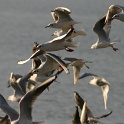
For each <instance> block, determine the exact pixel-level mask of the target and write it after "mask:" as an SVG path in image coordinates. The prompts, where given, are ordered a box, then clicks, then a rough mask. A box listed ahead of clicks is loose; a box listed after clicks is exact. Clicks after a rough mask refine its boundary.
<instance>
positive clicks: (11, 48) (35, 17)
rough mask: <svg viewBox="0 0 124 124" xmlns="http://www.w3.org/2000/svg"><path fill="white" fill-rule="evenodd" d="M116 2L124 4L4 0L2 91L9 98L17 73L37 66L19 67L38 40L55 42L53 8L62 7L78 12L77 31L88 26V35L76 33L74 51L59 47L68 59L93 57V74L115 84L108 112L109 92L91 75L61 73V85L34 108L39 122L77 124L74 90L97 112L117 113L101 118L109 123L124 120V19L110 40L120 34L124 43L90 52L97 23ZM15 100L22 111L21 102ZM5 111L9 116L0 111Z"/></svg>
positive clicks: (0, 11) (0, 17) (0, 9)
mask: <svg viewBox="0 0 124 124" xmlns="http://www.w3.org/2000/svg"><path fill="white" fill-rule="evenodd" d="M111 4H118V5H122V6H123V5H124V0H0V93H1V94H2V95H3V96H4V97H5V98H6V99H7V97H8V96H9V95H10V94H12V89H11V88H9V89H7V81H8V79H9V75H10V73H11V72H14V73H15V74H22V75H24V74H26V73H27V72H28V70H29V69H30V68H31V62H28V63H26V64H24V65H17V61H18V60H20V59H26V58H28V57H29V56H30V55H31V52H32V45H33V42H34V41H37V42H39V43H44V42H46V41H49V40H52V39H53V37H52V36H51V34H52V33H53V31H55V29H50V28H47V29H46V28H44V27H45V26H46V25H47V24H49V23H51V22H52V21H53V19H52V17H51V14H50V11H51V10H53V9H54V8H56V7H58V6H64V7H67V8H69V9H70V10H72V14H71V17H72V18H73V19H74V20H77V21H80V22H82V23H80V24H78V25H75V28H76V29H84V30H85V31H86V32H87V36H86V37H76V38H75V41H78V42H80V46H79V47H78V48H76V49H75V51H74V52H71V53H69V52H66V51H57V52H55V53H56V54H57V55H60V56H62V57H68V56H70V57H77V58H82V59H86V60H89V61H92V62H93V63H92V64H88V65H89V67H90V69H87V68H85V67H84V68H83V69H82V70H81V72H82V73H84V72H91V73H95V74H98V75H99V76H102V77H104V78H105V79H106V80H108V81H109V82H110V84H111V86H110V91H109V93H108V104H107V106H108V110H104V104H103V96H102V92H101V89H100V88H97V87H95V86H92V85H89V84H88V82H89V81H90V79H91V77H88V78H84V79H82V80H79V82H78V85H77V86H74V84H73V72H72V68H69V69H70V74H69V75H66V74H65V73H64V72H63V73H62V75H60V76H59V77H58V79H57V80H58V81H59V82H60V83H56V82H54V83H53V84H52V85H51V87H50V91H49V92H48V91H47V90H46V91H45V92H44V93H43V94H42V95H40V96H39V97H38V99H37V101H36V102H35V104H34V108H33V112H32V115H33V118H34V120H35V121H40V120H41V121H45V123H46V124H71V123H72V116H73V112H74V107H75V105H76V104H75V102H74V98H73V92H74V91H77V92H78V93H79V94H80V96H81V97H82V98H83V99H84V100H86V101H87V104H88V106H89V108H90V109H91V111H92V112H93V113H94V116H98V115H102V114H105V113H107V112H109V111H110V110H113V113H112V114H111V115H110V116H109V117H108V118H105V119H102V120H101V122H102V123H104V124H124V90H123V89H124V41H123V40H124V23H123V22H120V21H117V20H114V21H113V22H112V30H111V34H110V38H111V39H114V38H116V37H120V39H121V41H122V42H120V43H118V44H116V45H115V46H116V47H118V48H119V51H117V52H114V51H113V50H112V49H111V48H106V49H97V50H90V49H89V48H90V46H91V45H92V44H93V43H95V42H96V39H97V36H96V34H95V33H94V32H93V31H92V27H93V25H94V24H95V22H96V21H97V20H98V19H99V18H100V17H102V16H103V15H104V14H105V13H106V12H107V9H108V7H109V6H110V5H111ZM9 104H10V105H11V106H12V107H14V108H16V109H18V104H17V103H12V102H10V101H9ZM0 115H4V114H3V112H1V111H0Z"/></svg>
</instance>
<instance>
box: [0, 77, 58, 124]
mask: <svg viewBox="0 0 124 124" xmlns="http://www.w3.org/2000/svg"><path fill="white" fill-rule="evenodd" d="M56 78H57V76H53V77H52V78H50V79H48V80H47V81H45V82H44V83H42V84H40V85H39V86H38V87H36V88H35V89H33V90H31V91H29V92H28V93H26V94H25V95H24V96H23V97H22V99H21V100H20V102H19V104H20V111H19V113H18V112H17V111H16V110H14V109H13V108H12V107H10V106H9V104H8V103H7V102H6V100H5V98H4V97H3V96H2V95H1V94H0V109H1V110H2V111H3V112H5V113H6V114H7V115H8V116H9V118H10V120H11V123H10V124H42V123H43V122H33V119H32V113H31V112H32V108H33V105H34V102H35V101H36V99H37V97H38V96H39V95H40V94H41V93H42V92H43V91H44V90H45V89H46V88H47V87H48V86H49V85H50V84H52V83H53V81H54V80H55V79H56Z"/></svg>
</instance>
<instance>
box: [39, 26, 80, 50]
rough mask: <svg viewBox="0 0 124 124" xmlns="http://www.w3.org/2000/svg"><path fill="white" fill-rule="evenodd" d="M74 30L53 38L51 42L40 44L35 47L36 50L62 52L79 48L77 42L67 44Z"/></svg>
mask: <svg viewBox="0 0 124 124" xmlns="http://www.w3.org/2000/svg"><path fill="white" fill-rule="evenodd" d="M73 31H74V29H73V28H72V29H70V30H69V31H68V32H67V33H66V34H64V35H62V36H59V37H57V38H54V39H53V40H51V41H48V42H46V43H43V44H40V45H38V46H37V48H38V49H40V50H43V51H58V50H64V49H66V48H75V47H78V46H79V43H78V42H68V41H67V40H68V39H70V38H71V35H72V33H73Z"/></svg>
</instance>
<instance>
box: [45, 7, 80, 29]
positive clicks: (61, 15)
mask: <svg viewBox="0 0 124 124" xmlns="http://www.w3.org/2000/svg"><path fill="white" fill-rule="evenodd" d="M70 13H71V11H70V10H69V9H68V8H65V7H57V8H55V9H54V10H53V11H51V15H52V17H53V20H54V22H53V23H50V24H48V25H47V26H46V27H45V28H47V27H50V28H59V29H64V28H65V29H69V28H71V26H73V25H74V24H78V23H80V22H77V21H74V20H73V19H72V18H71V17H70V15H69V14H70Z"/></svg>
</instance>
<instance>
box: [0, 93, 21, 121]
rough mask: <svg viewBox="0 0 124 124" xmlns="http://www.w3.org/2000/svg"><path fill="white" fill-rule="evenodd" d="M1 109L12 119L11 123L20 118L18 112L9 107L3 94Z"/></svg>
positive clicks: (0, 101) (0, 96)
mask: <svg viewBox="0 0 124 124" xmlns="http://www.w3.org/2000/svg"><path fill="white" fill-rule="evenodd" d="M0 109H1V110H2V111H3V112H5V113H6V114H7V115H8V116H9V117H10V119H11V121H14V120H17V119H18V117H19V114H18V112H17V111H16V110H14V109H13V108H11V107H10V106H9V104H8V103H7V102H6V100H5V98H4V97H3V96H2V95H1V94H0Z"/></svg>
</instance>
